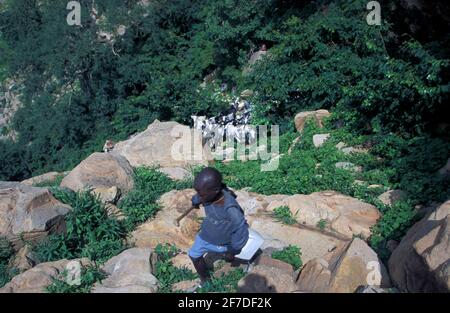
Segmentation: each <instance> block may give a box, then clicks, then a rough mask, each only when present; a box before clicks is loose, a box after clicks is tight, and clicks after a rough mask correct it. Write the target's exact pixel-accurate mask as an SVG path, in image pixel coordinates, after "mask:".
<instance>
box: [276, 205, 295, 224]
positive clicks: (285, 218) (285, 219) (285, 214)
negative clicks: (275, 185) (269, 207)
mask: <svg viewBox="0 0 450 313" xmlns="http://www.w3.org/2000/svg"><path fill="white" fill-rule="evenodd" d="M273 217H274V218H275V220H277V221H278V222H281V223H283V224H286V225H293V224H295V223H297V220H296V219H295V217H294V216H292V212H291V210H290V209H289V208H288V207H287V206H281V207H278V208H276V209H275V210H273Z"/></svg>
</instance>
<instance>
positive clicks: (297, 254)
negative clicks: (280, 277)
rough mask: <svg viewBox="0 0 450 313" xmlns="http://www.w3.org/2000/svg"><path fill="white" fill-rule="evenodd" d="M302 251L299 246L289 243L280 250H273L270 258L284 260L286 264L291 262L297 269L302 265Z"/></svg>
mask: <svg viewBox="0 0 450 313" xmlns="http://www.w3.org/2000/svg"><path fill="white" fill-rule="evenodd" d="M301 257H302V253H301V250H300V248H299V247H297V246H292V245H289V246H288V247H286V248H284V249H283V250H280V251H274V252H273V253H272V258H273V259H277V260H281V261H283V262H286V263H288V264H291V265H292V266H293V267H294V270H298V269H299V268H301V267H302V265H303V262H302V259H301Z"/></svg>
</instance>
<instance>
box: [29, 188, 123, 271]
mask: <svg viewBox="0 0 450 313" xmlns="http://www.w3.org/2000/svg"><path fill="white" fill-rule="evenodd" d="M51 190H52V193H53V194H54V196H55V197H56V198H57V199H58V200H60V201H61V202H63V203H66V204H69V205H70V206H71V207H72V211H70V212H69V213H68V214H67V215H66V217H65V220H66V233H65V234H61V235H52V236H49V237H48V238H47V239H46V240H45V241H43V242H42V243H40V244H38V245H37V246H36V247H35V248H34V250H35V252H36V256H37V258H38V259H39V260H40V261H41V262H48V261H55V260H59V259H74V258H80V257H87V258H89V259H90V260H94V261H99V262H104V261H106V260H107V259H109V258H111V257H112V256H114V255H116V254H118V253H120V252H121V251H122V250H123V249H124V248H125V247H124V244H123V239H124V238H125V236H126V229H125V225H124V224H123V223H122V222H119V221H118V220H116V219H115V218H113V217H109V216H108V214H107V210H106V208H105V206H104V205H103V204H102V203H101V201H100V200H99V198H97V197H95V196H93V195H92V194H90V193H89V192H88V191H81V192H79V193H75V192H73V191H68V190H66V189H60V188H52V189H51Z"/></svg>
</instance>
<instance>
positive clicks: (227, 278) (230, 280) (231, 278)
mask: <svg viewBox="0 0 450 313" xmlns="http://www.w3.org/2000/svg"><path fill="white" fill-rule="evenodd" d="M244 276H245V272H244V270H243V269H242V268H236V269H233V270H231V271H229V272H228V273H226V274H222V275H221V276H220V277H213V278H212V279H211V280H210V281H209V282H207V283H205V285H204V286H202V288H199V289H197V291H196V292H197V293H207V292H221V293H234V292H237V291H238V286H237V284H238V282H239V280H241V278H243V277H244Z"/></svg>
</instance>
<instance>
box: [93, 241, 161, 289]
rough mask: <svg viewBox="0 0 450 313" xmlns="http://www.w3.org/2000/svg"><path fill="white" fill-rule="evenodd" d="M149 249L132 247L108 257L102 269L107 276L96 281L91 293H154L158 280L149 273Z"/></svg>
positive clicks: (150, 251) (150, 253)
mask: <svg viewBox="0 0 450 313" xmlns="http://www.w3.org/2000/svg"><path fill="white" fill-rule="evenodd" d="M152 253H153V252H152V250H151V249H142V248H132V249H129V250H125V251H123V252H122V253H121V254H119V255H117V256H115V257H113V258H111V259H109V260H108V261H107V262H106V263H105V264H104V265H103V266H102V268H101V269H102V270H103V271H104V272H106V273H107V274H108V277H107V278H106V279H104V280H102V281H101V282H98V283H96V284H95V285H94V286H93V288H92V291H91V292H92V293H154V292H157V290H158V287H159V282H158V280H157V279H156V277H155V276H153V275H152V273H151V266H150V258H151V255H152Z"/></svg>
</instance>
